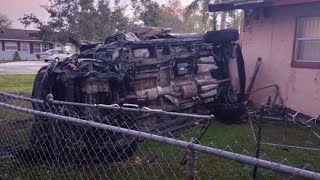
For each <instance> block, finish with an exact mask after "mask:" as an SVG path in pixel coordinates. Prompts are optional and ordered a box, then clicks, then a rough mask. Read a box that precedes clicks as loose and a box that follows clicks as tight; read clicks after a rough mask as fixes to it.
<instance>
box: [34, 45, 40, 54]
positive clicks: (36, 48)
mask: <svg viewBox="0 0 320 180" xmlns="http://www.w3.org/2000/svg"><path fill="white" fill-rule="evenodd" d="M37 45H39V51H37V50H38V47H37ZM33 52H34V53H36V54H39V53H41V43H40V42H36V43H34V44H33Z"/></svg>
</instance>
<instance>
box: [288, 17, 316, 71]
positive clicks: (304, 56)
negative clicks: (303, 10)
mask: <svg viewBox="0 0 320 180" xmlns="http://www.w3.org/2000/svg"><path fill="white" fill-rule="evenodd" d="M297 23H298V24H297V30H296V44H295V56H294V63H296V65H298V64H299V63H300V64H302V65H303V64H309V66H311V67H312V63H313V65H314V63H319V64H320V16H319V17H300V18H298V21H297Z"/></svg>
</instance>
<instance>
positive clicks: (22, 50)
mask: <svg viewBox="0 0 320 180" xmlns="http://www.w3.org/2000/svg"><path fill="white" fill-rule="evenodd" d="M24 45H25V46H26V47H27V49H26V50H24V49H23V46H24ZM20 51H21V52H30V43H29V42H20Z"/></svg>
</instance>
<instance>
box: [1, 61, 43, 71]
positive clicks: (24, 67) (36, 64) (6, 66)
mask: <svg viewBox="0 0 320 180" xmlns="http://www.w3.org/2000/svg"><path fill="white" fill-rule="evenodd" d="M47 64H49V63H46V62H44V61H16V62H9V63H1V64H0V74H37V72H38V70H39V69H40V68H41V67H42V66H44V65H47Z"/></svg>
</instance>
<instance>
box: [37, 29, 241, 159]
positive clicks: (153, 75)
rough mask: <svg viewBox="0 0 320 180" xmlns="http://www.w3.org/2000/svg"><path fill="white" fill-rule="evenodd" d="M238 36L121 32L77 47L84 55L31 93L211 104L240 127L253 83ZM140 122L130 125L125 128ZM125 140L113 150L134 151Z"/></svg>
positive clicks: (49, 70) (180, 106) (47, 71)
mask: <svg viewBox="0 0 320 180" xmlns="http://www.w3.org/2000/svg"><path fill="white" fill-rule="evenodd" d="M238 38H239V33H238V30H232V29H227V30H220V31H210V32H207V33H205V34H173V33H170V32H169V30H168V29H164V28H140V29H136V30H134V31H131V32H128V33H116V34H114V35H112V36H109V37H107V38H106V40H105V42H104V43H83V44H81V45H80V43H78V42H75V44H77V43H78V45H79V48H80V53H79V54H76V55H73V56H71V57H70V58H67V59H66V60H65V61H63V62H59V63H52V64H50V65H48V66H45V67H43V68H41V69H40V70H39V72H38V74H37V76H36V79H35V82H34V88H33V93H32V95H33V97H34V98H38V99H44V100H45V99H46V97H47V95H48V94H50V95H51V94H52V95H53V97H54V99H55V100H59V101H68V102H78V103H86V104H120V105H121V104H136V105H138V106H140V107H148V108H153V109H162V110H165V111H176V112H191V113H192V112H195V110H196V109H197V108H198V107H199V106H202V107H203V106H204V107H206V109H208V110H209V112H210V113H212V114H214V115H215V116H216V117H217V118H219V119H221V120H222V121H227V122H234V121H238V120H239V118H240V116H241V115H242V114H243V113H244V111H245V109H244V104H243V102H244V100H245V81H246V80H245V70H244V61H243V57H242V53H241V49H240V46H239V44H237V43H236V41H237V40H238ZM41 118H42V117H36V118H35V119H36V125H34V126H33V129H34V131H37V132H38V133H35V135H34V138H35V139H36V137H37V136H40V135H39V134H41V133H44V132H42V131H41V130H40V128H39V126H43V124H42V125H41V123H42V122H43V119H41ZM37 123H38V125H37ZM137 123H139V122H129V123H128V122H127V123H126V127H127V126H133V124H137ZM127 128H129V127H127ZM126 141H127V143H126V144H123V145H119V147H117V148H115V149H114V151H119V149H128V147H130V149H134V148H133V146H134V144H135V140H134V139H131V140H129V139H127V140H126ZM128 142H130V143H128ZM42 144H44V143H42ZM35 147H37V148H39V147H40V145H35ZM105 148H108V147H105ZM108 152H109V154H112V153H110V149H109V150H108ZM126 156H127V155H126ZM119 158H120V159H121V157H119Z"/></svg>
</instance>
